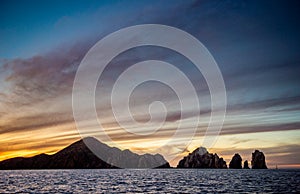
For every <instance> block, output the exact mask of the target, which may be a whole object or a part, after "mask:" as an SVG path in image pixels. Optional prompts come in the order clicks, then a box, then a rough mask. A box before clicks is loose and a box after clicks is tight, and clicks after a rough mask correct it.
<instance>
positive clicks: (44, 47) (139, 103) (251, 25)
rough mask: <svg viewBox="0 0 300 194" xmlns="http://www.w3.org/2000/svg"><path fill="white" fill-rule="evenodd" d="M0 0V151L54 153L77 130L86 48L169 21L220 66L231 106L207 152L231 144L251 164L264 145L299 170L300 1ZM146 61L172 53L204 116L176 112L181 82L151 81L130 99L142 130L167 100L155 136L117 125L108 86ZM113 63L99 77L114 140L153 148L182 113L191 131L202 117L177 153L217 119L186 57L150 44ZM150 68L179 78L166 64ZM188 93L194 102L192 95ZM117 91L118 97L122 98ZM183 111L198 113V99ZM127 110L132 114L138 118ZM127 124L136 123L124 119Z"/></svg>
mask: <svg viewBox="0 0 300 194" xmlns="http://www.w3.org/2000/svg"><path fill="white" fill-rule="evenodd" d="M0 3H1V6H0V80H1V82H0V160H4V159H7V158H11V157H16V156H32V155H36V154H40V153H48V154H52V153H55V152H57V151H58V150H60V149H62V148H63V147H65V146H67V145H69V144H70V143H72V142H74V141H76V140H78V139H80V137H81V136H80V134H79V132H78V130H77V128H76V125H75V122H74V118H73V112H72V87H73V81H74V78H75V74H76V70H77V68H78V66H79V64H80V62H81V60H82V59H83V57H84V56H85V54H86V53H87V52H88V50H89V49H90V48H91V47H92V46H93V45H94V44H95V43H97V42H98V41H99V40H101V39H102V38H103V37H105V36H106V35H108V34H110V33H112V32H115V31H116V30H120V29H122V28H124V27H129V26H133V25H138V24H163V25H169V26H173V27H176V28H179V29H181V30H184V31H186V32H188V33H190V34H191V35H192V36H194V37H196V38H197V39H198V40H199V41H201V42H202V43H203V44H204V45H205V46H206V48H207V49H208V50H209V51H210V53H211V54H212V56H213V57H214V59H215V61H216V62H217V64H218V66H219V68H220V71H221V73H222V75H223V79H224V83H225V87H226V94H227V113H226V117H225V120H224V125H223V128H222V130H221V132H220V135H219V137H218V141H217V142H216V143H215V144H214V145H213V146H212V147H211V148H210V149H209V151H210V152H213V153H218V155H219V156H221V157H223V158H225V160H226V161H227V163H229V161H230V159H231V157H232V156H233V155H234V154H235V153H240V154H241V156H242V158H243V160H248V161H250V160H251V153H252V152H253V151H254V150H255V149H259V150H261V151H263V152H264V153H265V155H266V159H267V165H268V166H269V167H270V168H274V167H275V165H278V166H279V167H282V168H300V141H299V139H300V88H299V84H300V77H299V75H300V64H299V63H300V54H299V53H300V36H299V34H300V5H299V4H300V3H299V1H293V0H290V1H283V0H282V1H226V0H225V1H214V0H213V1H202V0H200V1H176V0H175V1H169V0H166V1H144V0H142V1H80V0H77V1H69V0H66V1H55V0H54V1H33V0H29V1H26V2H25V1H14V0H12V1H5V0H3V1H1V2H0ZM144 60H162V61H166V62H169V63H171V64H173V65H174V66H175V67H177V68H178V69H180V70H181V71H182V72H184V73H185V74H187V75H188V77H189V79H190V80H191V82H192V84H193V85H194V87H195V89H196V91H197V95H198V97H199V103H200V107H201V111H200V114H199V115H194V114H187V115H189V116H188V117H187V118H181V116H180V115H181V113H180V100H179V99H178V96H176V94H175V93H174V91H172V89H171V88H170V87H168V86H167V85H164V84H162V83H158V82H155V81H149V82H145V83H142V84H141V85H139V86H138V87H137V88H136V89H135V90H134V91H133V93H132V95H131V99H130V110H131V111H132V114H133V115H134V119H136V120H137V121H139V122H140V123H142V125H139V126H141V127H140V128H138V131H147V130H149V129H148V128H147V126H146V125H145V126H144V127H143V123H144V124H145V122H147V121H148V120H149V119H150V116H149V112H148V108H149V105H150V104H151V103H152V102H153V101H161V102H162V103H164V104H165V107H166V108H167V110H168V111H167V113H168V114H167V116H166V122H165V123H164V125H163V126H162V127H161V129H159V130H158V131H157V133H155V134H152V135H148V136H139V137H136V136H133V135H132V134H129V133H127V132H126V130H124V129H122V128H121V127H120V126H119V125H118V123H117V122H116V119H115V118H114V115H113V113H112V110H111V106H110V96H111V91H112V87H113V84H114V82H116V80H117V78H118V77H119V76H120V74H121V73H122V72H123V71H124V70H126V69H127V68H129V67H130V66H132V65H133V64H135V63H137V62H141V61H144ZM109 66H110V68H109V69H107V70H105V71H104V74H103V76H101V78H100V79H99V81H98V85H97V90H96V99H95V104H96V109H97V114H98V117H99V119H101V121H103V127H104V128H105V131H106V133H107V134H108V135H109V136H110V137H111V139H112V140H113V143H114V144H113V145H119V147H120V148H121V149H127V148H128V149H131V150H132V151H135V152H137V153H145V152H149V153H153V152H156V151H157V150H159V147H160V146H161V145H162V144H164V143H166V142H168V140H169V139H170V138H172V135H173V133H174V131H176V128H177V125H178V123H179V121H181V123H182V126H183V129H184V130H187V131H188V130H189V129H190V127H191V123H193V121H194V120H195V119H198V118H199V119H200V122H199V125H198V126H197V127H198V129H197V131H196V134H195V136H194V137H193V139H192V142H191V143H190V144H189V146H188V147H187V148H184V149H185V151H184V152H183V153H180V157H182V156H184V155H186V154H187V153H188V152H191V151H193V150H194V149H195V148H197V147H199V146H201V144H202V141H203V138H204V134H205V130H206V128H207V126H208V124H209V119H210V112H211V104H210V103H211V102H210V92H209V90H208V87H207V83H206V82H205V79H204V78H203V75H202V74H201V72H199V71H197V69H196V68H195V66H194V65H193V64H192V63H191V62H190V61H189V60H187V59H186V58H185V57H184V56H182V55H180V54H179V53H176V52H174V51H172V50H168V49H165V48H161V47H155V46H144V47H140V48H133V49H130V50H128V51H125V52H124V53H121V54H120V55H118V56H117V57H116V58H114V59H113V60H112V61H111V62H110V64H109ZM150 71H151V72H152V71H153V72H154V73H161V74H163V76H164V77H166V78H167V79H169V80H172V81H174V82H176V81H178V78H177V77H176V76H173V75H172V74H168V73H167V72H164V71H161V72H160V71H157V70H153V69H152V70H150ZM146 74H147V72H141V73H140V74H139V75H137V77H144V76H146ZM179 87H180V84H179ZM179 89H180V90H182V91H184V89H185V88H184V87H181V88H179ZM186 95H187V97H186V98H187V99H188V98H189V93H187V94H186ZM117 100H120V102H122V95H120V97H119V99H117ZM188 108H189V110H191V112H193V104H190V105H189V106H188ZM88 115H89V113H83V117H82V118H83V119H82V121H81V122H82V123H83V124H84V126H86V132H87V133H89V134H92V132H93V131H97V129H98V127H99V126H98V127H97V126H93V125H91V123H90V121H89V118H88ZM122 119H123V120H124V121H125V122H126V121H128V122H129V121H130V119H131V118H129V117H127V116H124V118H122ZM129 127H132V128H134V127H136V126H135V125H133V124H132V125H130V123H129ZM186 139H187V137H186V136H184V135H183V136H182V137H180V138H177V139H175V141H173V143H171V144H169V145H168V149H164V150H159V153H161V154H163V155H164V154H166V153H174V154H176V153H177V152H178V151H179V150H181V149H183V147H182V146H183V145H184V142H185V141H186ZM174 142H175V143H174ZM105 143H107V144H109V145H110V144H112V142H105ZM180 157H179V158H180ZM176 163H177V160H174V161H171V164H172V165H176Z"/></svg>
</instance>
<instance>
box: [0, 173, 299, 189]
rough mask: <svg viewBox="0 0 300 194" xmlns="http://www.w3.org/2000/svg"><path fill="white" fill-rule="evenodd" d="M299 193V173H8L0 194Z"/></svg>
mask: <svg viewBox="0 0 300 194" xmlns="http://www.w3.org/2000/svg"><path fill="white" fill-rule="evenodd" d="M12 192H14V193H15V192H20V193H49V192H53V193H119V192H132V193H145V192H150V193H232V192H237V193H241V192H245V193H253V192H272V193H300V170H226V169H223V170H216V169H147V170H146V169H145V170H131V169H130V170H127V169H124V170H123V169H122V170H5V171H0V193H12Z"/></svg>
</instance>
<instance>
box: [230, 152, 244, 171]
mask: <svg viewBox="0 0 300 194" xmlns="http://www.w3.org/2000/svg"><path fill="white" fill-rule="evenodd" d="M229 168H234V169H241V168H242V157H241V156H240V155H239V154H234V156H233V157H232V159H231V161H230V163H229Z"/></svg>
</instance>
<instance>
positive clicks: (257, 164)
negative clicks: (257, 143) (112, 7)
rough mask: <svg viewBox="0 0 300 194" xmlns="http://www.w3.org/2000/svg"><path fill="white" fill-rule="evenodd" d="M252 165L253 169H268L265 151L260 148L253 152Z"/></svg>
mask: <svg viewBox="0 0 300 194" xmlns="http://www.w3.org/2000/svg"><path fill="white" fill-rule="evenodd" d="M251 165H252V169H268V168H267V165H266V159H265V155H264V153H263V152H260V151H259V150H255V151H254V152H253V153H252V160H251Z"/></svg>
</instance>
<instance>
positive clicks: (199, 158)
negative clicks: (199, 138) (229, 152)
mask: <svg viewBox="0 0 300 194" xmlns="http://www.w3.org/2000/svg"><path fill="white" fill-rule="evenodd" d="M177 168H227V165H226V162H225V161H224V160H223V158H219V156H218V155H217V154H212V153H209V152H208V151H207V150H206V149H205V148H203V147H200V148H197V149H195V150H194V151H193V152H192V153H190V154H189V155H188V156H186V157H184V158H183V159H182V160H180V161H179V163H178V165H177Z"/></svg>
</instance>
